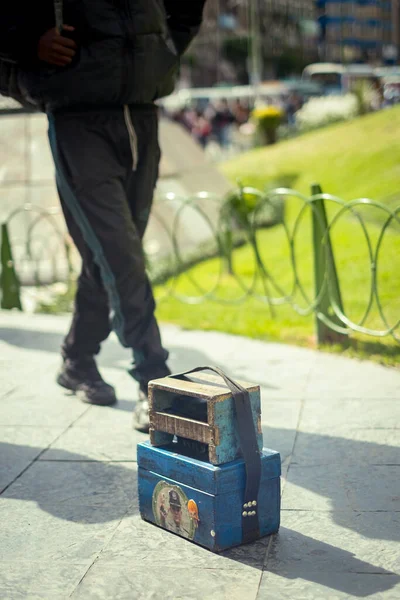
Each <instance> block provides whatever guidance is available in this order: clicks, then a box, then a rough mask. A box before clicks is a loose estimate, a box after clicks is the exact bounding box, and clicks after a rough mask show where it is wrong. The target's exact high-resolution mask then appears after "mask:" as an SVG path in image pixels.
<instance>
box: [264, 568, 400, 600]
mask: <svg viewBox="0 0 400 600" xmlns="http://www.w3.org/2000/svg"><path fill="white" fill-rule="evenodd" d="M399 597H400V586H399V577H398V576H397V575H386V574H385V575H382V574H377V575H375V574H373V575H372V574H366V573H362V574H358V573H340V574H338V573H336V572H334V571H311V572H307V573H305V572H304V571H303V569H302V568H297V569H293V570H291V571H290V572H288V573H286V574H282V575H281V574H277V573H268V572H265V573H264V575H263V577H262V582H261V585H260V589H259V592H258V595H257V600H293V599H296V600H322V599H323V600H348V599H349V598H368V600H398V599H399Z"/></svg>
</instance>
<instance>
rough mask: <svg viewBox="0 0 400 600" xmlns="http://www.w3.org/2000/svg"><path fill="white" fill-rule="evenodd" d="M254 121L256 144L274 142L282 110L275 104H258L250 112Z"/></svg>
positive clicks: (263, 144) (264, 144)
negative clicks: (258, 105)
mask: <svg viewBox="0 0 400 600" xmlns="http://www.w3.org/2000/svg"><path fill="white" fill-rule="evenodd" d="M252 118H253V120H254V121H255V123H256V140H257V142H258V145H260V146H266V145H268V144H275V142H276V140H277V131H278V127H279V125H280V124H281V123H282V120H283V111H282V109H281V108H279V107H277V106H260V107H258V108H255V109H254V110H253V112H252Z"/></svg>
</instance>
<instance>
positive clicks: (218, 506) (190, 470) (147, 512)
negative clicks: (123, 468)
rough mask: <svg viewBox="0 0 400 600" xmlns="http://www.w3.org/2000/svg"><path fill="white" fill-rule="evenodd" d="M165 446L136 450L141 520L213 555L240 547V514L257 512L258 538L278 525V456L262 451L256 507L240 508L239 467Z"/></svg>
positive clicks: (242, 480)
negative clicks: (202, 458)
mask: <svg viewBox="0 0 400 600" xmlns="http://www.w3.org/2000/svg"><path fill="white" fill-rule="evenodd" d="M174 445H176V444H171V445H170V446H169V447H168V446H167V447H165V448H155V447H152V446H151V445H150V443H149V442H144V443H142V444H139V445H138V466H139V474H138V479H139V503H140V514H141V516H142V518H143V519H145V520H146V521H150V522H151V523H155V524H156V525H159V526H160V527H164V528H165V529H167V530H169V531H171V532H173V533H176V534H178V535H180V536H182V537H185V538H187V539H189V540H192V541H193V542H195V543H196V544H199V545H200V546H204V547H206V548H208V549H209V550H212V551H214V552H221V551H222V550H226V549H228V548H231V547H232V546H239V545H240V544H242V543H243V533H242V513H243V512H252V511H253V510H256V509H257V510H258V515H259V523H260V534H259V537H263V536H266V535H269V534H271V533H275V532H277V531H278V529H279V523H280V474H281V461H280V455H279V453H278V452H274V451H273V450H267V449H264V450H263V452H262V457H261V464H262V474H261V481H260V491H259V494H258V499H257V500H256V501H255V502H257V504H256V505H255V506H251V507H247V506H246V507H243V498H244V489H245V476H246V474H245V464H244V461H243V459H237V460H235V461H232V462H230V463H226V464H225V465H218V466H217V465H213V464H211V463H210V462H203V461H200V460H197V459H195V458H191V457H189V456H184V455H182V454H180V453H178V452H175V451H174V447H173V446H174Z"/></svg>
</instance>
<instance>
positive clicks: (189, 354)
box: [0, 327, 278, 410]
mask: <svg viewBox="0 0 400 600" xmlns="http://www.w3.org/2000/svg"><path fill="white" fill-rule="evenodd" d="M63 337H64V336H63V334H59V333H54V332H49V331H40V330H31V329H21V328H17V327H0V340H4V341H5V342H7V343H8V344H11V345H13V346H16V347H18V348H24V349H26V350H35V351H42V352H54V353H56V354H60V348H61V344H62V340H63ZM167 348H168V351H169V353H170V359H169V361H168V363H169V365H170V368H171V369H172V370H173V371H175V372H177V373H181V372H182V371H186V370H188V369H191V368H193V367H198V366H203V365H208V364H210V363H211V364H213V366H218V367H220V368H221V369H223V370H224V371H226V372H227V373H229V372H230V369H229V365H226V364H224V363H223V361H222V362H221V361H218V364H214V360H211V359H210V358H209V357H208V356H207V354H205V353H204V352H200V351H199V350H196V349H195V348H189V347H187V346H185V347H180V346H174V345H173V344H172V345H171V344H168V346H167ZM130 360H131V351H130V350H129V349H127V348H123V347H122V346H121V345H120V344H119V343H118V342H117V341H116V340H115V339H113V338H109V339H108V340H107V341H106V342H105V343H104V344H103V346H102V350H101V353H100V354H99V357H98V364H99V366H100V367H107V368H114V369H122V370H124V371H125V370H126V369H127V368H128V367H129V364H130ZM122 363H124V364H122ZM232 375H234V374H232ZM262 386H263V387H265V388H269V389H278V388H277V387H276V386H274V385H271V384H268V382H263V383H262ZM116 408H120V407H118V405H117V406H116ZM123 410H124V409H123Z"/></svg>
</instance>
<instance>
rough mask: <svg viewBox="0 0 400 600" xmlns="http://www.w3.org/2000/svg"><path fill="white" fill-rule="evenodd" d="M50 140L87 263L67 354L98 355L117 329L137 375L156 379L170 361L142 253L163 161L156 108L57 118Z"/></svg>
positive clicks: (61, 187)
mask: <svg viewBox="0 0 400 600" xmlns="http://www.w3.org/2000/svg"><path fill="white" fill-rule="evenodd" d="M49 138H50V145H51V149H52V153H53V158H54V162H55V166H56V180H57V187H58V191H59V195H60V199H61V204H62V208H63V211H64V215H65V219H66V222H67V226H68V230H69V232H70V235H71V237H72V239H73V240H74V242H75V244H76V246H77V248H78V250H79V252H80V254H81V256H82V261H83V264H82V273H81V276H80V278H79V281H78V290H77V294H76V300H75V310H74V316H73V321H72V325H71V329H70V331H69V333H68V335H67V337H66V339H65V342H64V346H63V355H64V357H68V358H79V357H80V356H82V355H87V354H90V355H94V354H97V353H98V352H99V350H100V343H101V342H102V341H104V340H105V339H106V338H107V336H108V335H109V333H110V331H111V328H113V329H114V330H115V332H116V333H117V335H118V338H119V340H120V342H121V343H122V345H123V346H125V347H128V348H132V349H133V351H134V357H135V362H136V369H137V372H135V373H134V375H135V376H137V378H138V379H142V378H146V377H147V375H149V376H150V378H151V373H152V372H157V371H158V370H159V368H161V370H162V365H164V363H165V360H166V359H167V356H168V354H167V352H166V351H165V350H164V349H163V348H162V345H161V339H160V333H159V329H158V326H157V323H156V320H155V317H154V309H155V303H154V298H153V294H152V290H151V286H150V282H149V280H148V277H147V274H146V271H145V260H144V255H143V249H142V238H143V234H144V232H145V229H146V225H147V222H148V218H149V214H150V209H151V204H152V199H153V192H154V187H155V184H156V181H157V176H158V165H159V159H160V150H159V146H158V117H157V112H156V109H155V107H152V106H149V107H131V108H129V107H127V106H126V107H121V108H118V107H117V108H112V109H104V110H103V109H99V110H95V111H94V110H92V111H81V112H72V111H71V112H68V113H63V114H59V113H57V114H51V115H49Z"/></svg>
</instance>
